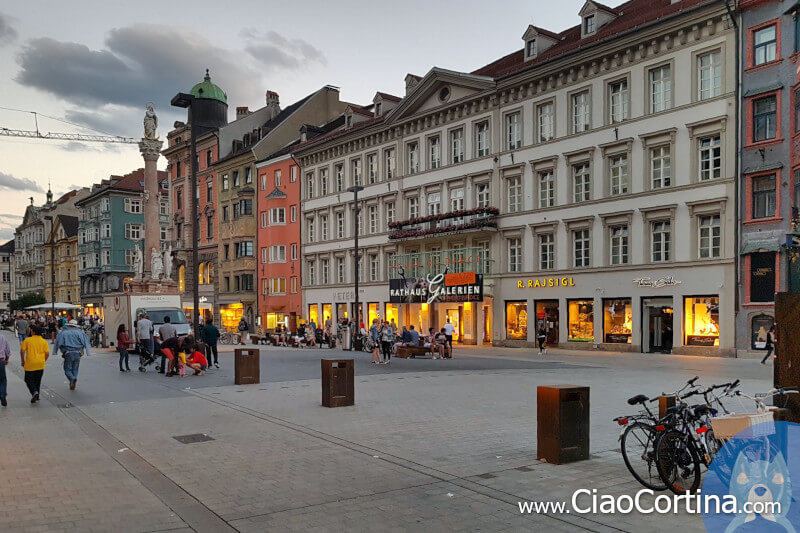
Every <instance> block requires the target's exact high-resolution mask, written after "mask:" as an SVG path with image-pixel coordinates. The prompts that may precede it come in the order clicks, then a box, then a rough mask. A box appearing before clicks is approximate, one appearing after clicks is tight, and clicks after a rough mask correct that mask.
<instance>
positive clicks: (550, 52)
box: [472, 0, 717, 78]
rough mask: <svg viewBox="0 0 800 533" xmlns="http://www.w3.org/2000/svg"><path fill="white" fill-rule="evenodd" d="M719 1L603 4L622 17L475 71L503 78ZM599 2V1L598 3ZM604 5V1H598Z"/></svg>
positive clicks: (559, 36) (655, 0) (562, 35)
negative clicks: (527, 55)
mask: <svg viewBox="0 0 800 533" xmlns="http://www.w3.org/2000/svg"><path fill="white" fill-rule="evenodd" d="M716 1H717V0H680V1H678V2H675V3H674V4H670V0H630V1H629V2H625V3H624V4H621V5H620V6H618V7H616V8H608V7H607V6H602V7H604V8H606V9H608V10H610V11H611V12H615V13H618V14H619V16H618V17H617V18H615V19H614V20H612V21H611V22H609V23H608V24H606V25H605V26H603V27H602V28H600V29H598V30H597V33H595V34H594V35H591V36H588V37H584V38H581V26H580V24H579V25H577V26H573V27H571V28H568V29H566V30H564V31H562V32H561V33H558V34H557V39H558V41H559V42H558V43H557V44H554V45H553V46H552V47H550V48H548V49H547V50H545V51H544V52H542V53H541V54H539V55H538V56H537V57H536V58H535V59H531V60H529V61H525V54H524V52H525V51H524V50H523V49H520V50H517V51H516V52H513V53H511V54H508V55H507V56H505V57H501V58H500V59H498V60H496V61H494V62H492V63H489V64H488V65H485V66H483V67H481V68H479V69H478V70H475V71H473V72H472V74H477V75H480V76H492V77H494V78H500V77H503V76H507V75H509V74H513V73H516V72H518V71H521V70H523V69H526V68H530V67H532V66H534V65H539V64H541V63H544V62H546V61H548V60H550V59H553V58H555V57H559V56H561V55H564V54H566V53H568V52H573V51H576V50H579V49H581V48H584V47H587V46H589V45H593V44H597V43H600V42H603V41H606V40H610V39H614V38H617V37H618V36H619V35H620V34H622V33H625V32H628V31H630V30H633V29H635V28H638V27H640V26H644V25H645V24H649V23H653V22H656V21H659V20H661V19H664V18H667V17H670V16H672V15H675V14H677V13H680V12H682V11H688V10H690V9H694V8H696V7H699V6H702V5H708V4H712V3H715V2H716ZM595 3H596V4H597V2H595ZM598 6H601V4H598Z"/></svg>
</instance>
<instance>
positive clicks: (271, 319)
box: [267, 313, 286, 329]
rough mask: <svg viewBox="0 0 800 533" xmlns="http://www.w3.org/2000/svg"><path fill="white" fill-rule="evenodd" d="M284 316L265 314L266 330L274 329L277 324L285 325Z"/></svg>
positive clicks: (281, 314) (280, 314)
mask: <svg viewBox="0 0 800 533" xmlns="http://www.w3.org/2000/svg"><path fill="white" fill-rule="evenodd" d="M285 322H286V315H284V314H283V313H267V329H275V326H277V325H278V324H280V325H282V326H283V325H285Z"/></svg>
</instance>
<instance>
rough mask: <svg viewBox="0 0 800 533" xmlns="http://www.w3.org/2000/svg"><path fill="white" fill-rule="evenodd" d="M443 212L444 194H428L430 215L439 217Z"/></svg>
mask: <svg viewBox="0 0 800 533" xmlns="http://www.w3.org/2000/svg"><path fill="white" fill-rule="evenodd" d="M441 212H442V194H441V193H438V192H432V193H430V194H428V214H429V215H438V214H440V213H441Z"/></svg>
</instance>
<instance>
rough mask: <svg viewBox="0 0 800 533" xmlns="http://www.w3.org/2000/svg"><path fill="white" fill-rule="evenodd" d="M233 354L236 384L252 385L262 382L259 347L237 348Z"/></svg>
mask: <svg viewBox="0 0 800 533" xmlns="http://www.w3.org/2000/svg"><path fill="white" fill-rule="evenodd" d="M233 353H234V356H233V368H234V372H233V373H234V381H233V382H234V384H236V385H252V384H253V383H261V368H260V366H259V359H260V358H259V355H260V354H261V351H260V350H259V349H257V348H236V349H235V350H234V352H233Z"/></svg>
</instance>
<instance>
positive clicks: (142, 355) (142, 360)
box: [136, 340, 161, 372]
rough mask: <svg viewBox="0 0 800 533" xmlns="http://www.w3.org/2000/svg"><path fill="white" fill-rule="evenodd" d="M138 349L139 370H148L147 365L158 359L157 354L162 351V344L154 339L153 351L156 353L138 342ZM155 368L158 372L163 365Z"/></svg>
mask: <svg viewBox="0 0 800 533" xmlns="http://www.w3.org/2000/svg"><path fill="white" fill-rule="evenodd" d="M136 351H137V353H138V354H139V372H147V367H148V366H150V365H152V364H153V363H155V362H156V359H157V356H156V354H158V353H159V352H160V351H161V344H159V342H158V341H157V340H154V350H153V351H154V352H155V354H151V353H149V352H148V351H147V348H146V347H145V346H144V345H142V344H140V343H138V342H137V343H136ZM155 369H156V372H158V371H160V370H161V366H160V365H156V366H155Z"/></svg>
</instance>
